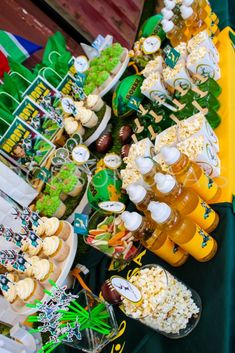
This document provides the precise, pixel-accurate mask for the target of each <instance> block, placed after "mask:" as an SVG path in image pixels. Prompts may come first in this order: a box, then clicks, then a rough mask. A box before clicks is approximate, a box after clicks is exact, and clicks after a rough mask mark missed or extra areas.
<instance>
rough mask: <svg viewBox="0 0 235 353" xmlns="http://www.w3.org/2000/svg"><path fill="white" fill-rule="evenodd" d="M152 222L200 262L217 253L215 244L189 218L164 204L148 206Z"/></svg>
mask: <svg viewBox="0 0 235 353" xmlns="http://www.w3.org/2000/svg"><path fill="white" fill-rule="evenodd" d="M148 209H149V211H150V212H151V216H152V218H153V220H154V221H155V222H156V223H157V224H158V226H159V228H160V229H162V230H163V231H164V232H166V233H167V234H168V236H169V238H170V239H171V240H173V242H175V243H176V244H178V245H179V246H180V247H181V248H182V249H183V250H185V251H186V252H188V253H189V254H190V255H191V256H193V257H194V258H195V259H196V260H198V261H200V262H205V261H209V260H210V259H212V257H213V256H214V255H215V253H216V251H217V242H216V240H215V239H214V238H212V237H211V236H210V235H209V234H208V233H206V232H205V231H204V230H202V228H201V227H199V226H198V225H197V224H196V223H194V222H192V221H191V219H189V218H187V217H186V218H183V217H181V216H180V213H179V211H177V210H175V209H172V208H171V207H170V206H168V205H167V204H166V203H164V202H154V201H152V202H150V204H149V206H148Z"/></svg>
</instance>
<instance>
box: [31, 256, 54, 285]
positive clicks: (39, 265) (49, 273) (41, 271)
mask: <svg viewBox="0 0 235 353" xmlns="http://www.w3.org/2000/svg"><path fill="white" fill-rule="evenodd" d="M60 272H61V270H60V268H59V266H56V265H55V264H54V263H53V262H51V261H49V260H47V259H42V260H39V261H37V262H35V263H34V264H33V274H34V277H35V279H36V280H37V281H39V282H40V283H41V285H42V286H43V287H44V288H46V289H49V288H50V287H51V284H50V283H49V281H48V280H49V279H51V280H52V281H54V282H56V281H57V279H58V278H59V275H60Z"/></svg>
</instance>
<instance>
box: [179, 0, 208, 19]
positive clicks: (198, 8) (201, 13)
mask: <svg viewBox="0 0 235 353" xmlns="http://www.w3.org/2000/svg"><path fill="white" fill-rule="evenodd" d="M182 4H183V5H185V6H187V7H191V8H192V9H193V12H194V13H196V14H197V16H198V18H199V19H202V20H205V19H206V18H209V16H208V12H207V6H206V4H205V3H204V0H183V1H182Z"/></svg>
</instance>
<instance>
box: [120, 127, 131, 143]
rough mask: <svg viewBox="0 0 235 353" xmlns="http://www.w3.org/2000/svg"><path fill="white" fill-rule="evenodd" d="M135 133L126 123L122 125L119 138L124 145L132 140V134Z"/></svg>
mask: <svg viewBox="0 0 235 353" xmlns="http://www.w3.org/2000/svg"><path fill="white" fill-rule="evenodd" d="M132 134H133V130H132V128H131V127H130V126H129V125H124V126H122V127H121V129H120V131H119V140H120V141H121V144H122V145H126V144H127V143H129V142H131V136H132Z"/></svg>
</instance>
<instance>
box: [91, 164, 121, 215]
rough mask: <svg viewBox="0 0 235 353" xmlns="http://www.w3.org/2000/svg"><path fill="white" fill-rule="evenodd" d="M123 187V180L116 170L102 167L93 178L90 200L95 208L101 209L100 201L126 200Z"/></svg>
mask: <svg viewBox="0 0 235 353" xmlns="http://www.w3.org/2000/svg"><path fill="white" fill-rule="evenodd" d="M121 187H122V181H121V180H120V179H119V177H118V175H117V173H116V172H115V171H113V170H111V169H102V170H100V171H99V172H98V173H96V174H95V175H93V177H92V179H91V182H90V184H89V187H88V191H87V198H88V202H89V204H90V205H91V207H93V208H95V209H99V203H101V202H105V201H120V202H125V200H126V197H125V195H123V194H122V193H121Z"/></svg>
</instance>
